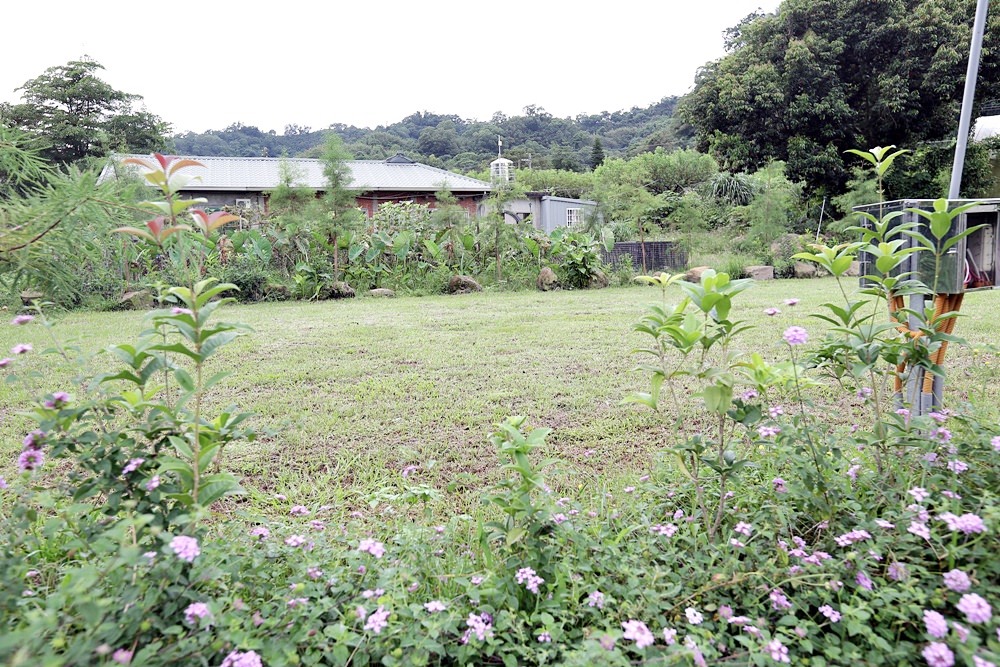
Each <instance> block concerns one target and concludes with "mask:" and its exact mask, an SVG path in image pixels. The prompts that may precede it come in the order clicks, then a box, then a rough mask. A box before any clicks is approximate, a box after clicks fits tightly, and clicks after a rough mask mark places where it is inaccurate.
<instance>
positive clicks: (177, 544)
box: [170, 535, 201, 563]
mask: <svg viewBox="0 0 1000 667" xmlns="http://www.w3.org/2000/svg"><path fill="white" fill-rule="evenodd" d="M170 548H171V549H173V550H174V553H175V554H177V557H178V558H180V559H181V560H186V561H187V562H189V563H193V562H194V559H195V558H197V557H198V555H199V554H200V553H201V549H200V548H199V547H198V540H197V539H195V538H193V537H187V536H186V535H178V536H177V537H175V538H174V539H172V540H170Z"/></svg>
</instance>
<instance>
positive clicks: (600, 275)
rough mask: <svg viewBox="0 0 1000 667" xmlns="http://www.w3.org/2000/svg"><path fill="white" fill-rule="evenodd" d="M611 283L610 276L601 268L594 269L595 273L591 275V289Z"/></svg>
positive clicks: (600, 287)
mask: <svg viewBox="0 0 1000 667" xmlns="http://www.w3.org/2000/svg"><path fill="white" fill-rule="evenodd" d="M609 284H610V283H609V281H608V277H607V276H606V275H604V271H601V270H600V269H597V270H596V271H594V273H593V275H591V276H590V289H602V288H604V287H607V286H608V285H609Z"/></svg>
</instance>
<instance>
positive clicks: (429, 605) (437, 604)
mask: <svg viewBox="0 0 1000 667" xmlns="http://www.w3.org/2000/svg"><path fill="white" fill-rule="evenodd" d="M424 609H426V610H427V611H429V612H430V613H432V614H433V613H436V612H439V611H444V610H445V609H447V607H445V606H444V603H443V602H441V601H440V600H431V601H430V602H425V603H424Z"/></svg>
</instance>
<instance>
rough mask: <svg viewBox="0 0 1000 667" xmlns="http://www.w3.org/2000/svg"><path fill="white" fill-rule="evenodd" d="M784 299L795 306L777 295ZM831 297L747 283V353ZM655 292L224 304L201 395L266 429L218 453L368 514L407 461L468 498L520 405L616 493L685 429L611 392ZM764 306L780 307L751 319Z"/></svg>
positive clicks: (826, 398)
mask: <svg viewBox="0 0 1000 667" xmlns="http://www.w3.org/2000/svg"><path fill="white" fill-rule="evenodd" d="M678 294H679V292H678V291H676V290H673V291H672V292H671V293H669V294H668V300H670V301H677V300H678V299H679V296H678ZM790 297H797V298H799V299H801V303H800V304H799V305H797V306H795V307H794V308H789V307H785V306H784V304H783V303H782V302H783V300H784V299H786V298H790ZM837 298H839V292H838V291H837V287H836V283H835V282H834V281H833V280H832V279H820V280H814V281H774V282H769V283H759V284H757V285H755V286H754V287H753V289H751V290H749V291H748V292H746V293H744V294H743V295H741V296H740V297H739V298H738V300H737V308H736V310H735V313H734V315H735V316H736V317H739V318H741V319H745V320H747V321H749V322H751V323H753V324H756V325H759V326H758V327H757V328H755V329H754V330H752V331H751V332H749V333H748V334H747V335H746V336H745V338H744V341H745V346H746V351H758V352H760V353H762V354H763V355H764V356H765V357H768V358H771V359H778V358H781V357H782V356H783V355H784V354H785V352H786V351H787V348H786V347H785V346H783V345H782V344H781V343H780V334H781V332H782V331H783V330H784V329H785V328H786V327H788V326H790V325H792V324H798V325H801V326H804V327H806V328H807V329H808V330H809V332H810V335H811V336H812V338H813V340H815V339H816V338H817V337H819V336H820V335H821V332H822V328H821V326H820V322H819V321H817V320H814V319H812V318H809V317H807V315H808V313H809V312H813V311H815V310H816V309H817V307H818V306H819V304H821V303H823V302H824V301H827V300H833V299H837ZM659 299H660V293H659V291H658V290H654V289H651V288H629V289H607V290H599V291H579V292H556V293H538V292H521V293H482V294H476V295H467V296H439V297H423V298H400V299H395V300H382V299H372V298H364V299H356V300H351V301H340V302H321V303H301V302H288V303H271V304H259V305H252V306H231V307H229V308H228V309H227V310H226V311H225V314H224V317H225V319H228V320H231V321H241V322H245V323H247V324H248V325H250V326H251V327H252V328H253V332H252V333H251V334H249V335H247V336H246V337H244V338H242V339H241V340H239V341H238V342H237V343H235V344H233V345H231V346H229V347H228V348H226V350H225V351H224V352H223V353H222V354H221V355H220V356H219V357H218V358H217V359H216V362H215V363H216V365H217V366H218V368H219V369H226V370H229V371H231V372H232V374H231V375H230V376H229V377H228V378H227V379H226V380H224V381H223V382H222V383H221V384H220V385H219V387H218V389H217V391H216V393H215V394H214V397H213V401H214V402H215V404H216V405H217V406H226V405H229V404H237V405H238V406H240V408H242V409H244V410H247V411H251V412H254V413H256V415H257V417H255V419H254V422H255V424H256V425H257V426H258V428H260V429H266V430H268V434H267V435H265V436H264V437H262V438H261V439H260V440H259V441H258V442H256V443H252V444H250V445H245V446H241V447H239V448H234V449H233V450H232V451H231V452H230V463H229V465H230V466H231V467H232V468H234V469H235V470H237V471H238V472H239V473H240V474H242V475H243V476H244V478H245V479H244V484H245V486H246V487H247V488H248V490H249V491H250V496H249V497H250V499H251V500H255V501H256V503H257V505H258V506H259V507H260V508H264V509H266V507H267V504H268V502H269V501H268V499H269V498H270V497H271V496H272V495H273V494H275V493H284V494H287V495H289V497H291V496H293V495H294V497H296V498H298V499H300V500H301V501H302V502H303V503H305V504H310V503H313V504H321V503H325V504H331V505H335V506H336V507H338V508H341V509H342V510H343V511H345V512H346V511H351V510H365V511H368V510H369V508H370V507H371V504H370V502H371V500H372V498H373V496H374V495H375V494H377V493H380V492H384V491H385V490H389V491H392V490H398V489H401V488H402V484H403V482H404V479H403V477H402V474H401V473H402V471H403V470H404V468H406V467H407V466H418V470H417V471H416V472H414V473H413V474H412V475H411V476H410V477H409V478H408V480H406V481H407V483H427V484H430V485H432V486H434V487H435V488H437V489H438V491H439V492H440V493H441V499H440V500H439V501H438V502H439V503H441V504H442V505H443V506H447V507H449V508H451V509H453V510H455V509H458V510H471V509H472V505H473V501H474V500H475V499H476V497H477V496H476V492H478V490H479V489H481V488H482V487H483V485H484V484H486V483H489V482H491V481H493V480H495V479H497V477H498V474H499V469H498V468H499V466H498V458H497V456H496V454H495V452H494V451H493V447H492V445H490V444H489V442H488V441H487V437H488V435H489V433H490V432H491V430H492V427H493V425H494V424H495V423H496V422H498V421H500V420H501V419H502V418H504V417H506V416H508V415H511V414H524V415H527V416H528V417H529V420H530V423H532V424H533V425H536V426H546V427H550V428H552V429H554V433H553V435H552V436H551V437H550V439H549V442H550V444H551V450H550V451H549V452H548V454H549V455H551V456H553V457H555V458H557V459H559V460H560V461H561V463H560V465H558V466H557V469H556V470H555V471H554V473H553V474H552V476H551V483H552V484H553V486H554V487H555V488H557V489H558V490H560V491H562V492H566V493H574V492H576V494H581V495H584V496H587V495H590V496H591V497H593V495H594V494H597V493H600V492H603V490H604V489H606V488H607V489H611V490H614V489H616V488H619V487H620V486H623V485H625V484H626V483H628V481H629V480H634V478H635V477H636V476H637V475H639V474H642V471H644V470H647V469H649V468H650V467H651V465H652V464H653V463H654V461H655V458H656V457H657V455H658V453H659V452H661V451H662V450H663V448H664V447H666V446H668V445H670V444H673V443H675V442H677V441H678V440H679V439H680V438H681V433H680V432H687V433H693V432H696V431H697V430H698V429H699V422H698V409H697V408H698V406H699V400H698V399H691V400H683V399H682V401H683V403H684V405H682V406H680V408H671V409H670V410H671V412H673V411H674V410H676V409H679V410H680V412H679V413H678V414H668V415H667V416H658V415H656V414H654V413H652V412H651V411H649V410H648V409H645V408H641V407H638V406H636V405H634V404H623V402H622V399H623V398H624V397H625V396H626V395H627V394H629V393H630V392H633V391H637V390H644V389H645V388H646V379H645V378H644V377H643V376H642V375H640V374H638V373H634V372H631V369H632V368H633V367H634V366H635V364H636V363H637V361H638V357H637V356H636V355H634V354H633V353H632V350H633V348H635V347H638V346H639V345H641V344H643V343H644V341H643V340H642V338H641V337H640V336H639V335H638V334H635V333H633V332H632V325H633V323H634V322H635V321H636V320H637V319H638V318H639V317H640V316H641V315H642V313H643V309H644V307H645V306H646V305H647V304H650V303H654V302H657V301H659ZM998 299H1000V294H998V293H995V292H979V293H973V294H970V295H968V296H967V297H966V302H965V306H964V308H963V313H965V314H966V315H968V317H966V318H964V319H962V320H961V322H960V324H959V326H958V327H957V330H956V333H958V334H959V335H962V336H964V337H966V338H967V339H968V340H969V342H970V343H971V344H973V345H982V344H986V343H993V342H996V339H997V333H998V331H1000V328H998V327H997V325H996V323H995V322H994V321H993V320H992V318H991V316H990V315H989V313H991V312H995V311H996V309H997V304H998ZM769 306H777V307H779V308H781V309H782V313H781V314H780V315H778V316H776V317H773V318H769V317H766V316H764V314H763V309H764V308H766V307H769ZM8 319H9V318H8ZM141 320H142V317H141V315H140V314H137V313H70V314H67V315H66V316H65V317H63V318H61V321H60V322H59V323H58V326H57V328H56V331H57V332H58V335H59V336H60V337H62V338H63V339H70V340H72V342H73V343H74V344H76V345H78V346H80V347H81V348H83V349H85V350H89V351H94V350H99V349H102V348H104V347H106V346H107V345H110V344H112V343H116V342H127V341H130V340H132V339H133V338H134V337H135V336H136V335H137V334H138V333H139V331H140V330H141V327H142V321H141ZM18 342H31V343H33V345H34V347H35V350H36V351H40V350H42V349H43V348H45V347H47V346H48V345H47V342H46V337H45V331H44V329H43V328H42V327H40V326H37V325H35V324H32V325H30V326H28V327H25V328H20V329H18V328H14V327H10V326H2V327H0V348H2V349H3V350H4V351H6V350H8V349H9V348H10V347H11V346H12V345H14V344H15V343H18ZM22 359H23V360H24V361H25V362H26V364H27V366H28V367H30V368H32V369H34V370H37V371H39V373H38V377H37V378H35V379H33V380H31V383H32V384H33V386H34V388H35V390H38V391H54V390H57V389H63V388H66V387H68V386H70V378H71V377H72V375H73V370H72V369H71V368H69V367H67V366H66V365H64V364H55V365H54V366H53V367H51V368H49V367H46V366H44V365H43V363H42V362H43V360H45V361H49V362H51V361H52V360H53V359H55V357H42V356H41V355H39V354H32V355H28V356H26V357H24V358H22ZM94 364H95V368H100V369H108V368H110V367H111V364H112V360H111V359H110V358H109V357H108V356H106V355H104V356H101V357H98V358H97V359H96V360H95V361H94ZM947 366H948V368H949V369H950V371H951V373H952V376H951V378H950V379H949V386H948V401H949V403H951V404H957V403H959V402H962V401H964V400H966V399H968V398H969V397H970V395H971V397H972V398H976V399H978V398H979V397H980V396H982V394H983V392H984V387H985V394H986V400H985V402H984V404H986V405H992V404H996V402H997V398H998V393H1000V392H998V389H997V387H996V381H995V380H996V377H997V375H998V374H997V370H998V367H997V358H996V357H995V356H991V355H982V354H974V353H973V352H972V351H971V350H969V349H957V348H954V347H953V348H952V349H951V350H950V351H949V358H948V360H947ZM0 386H2V390H0V391H2V393H0V455H2V457H3V460H4V462H3V464H0V473H2V474H5V475H12V474H15V470H14V466H13V461H14V459H15V457H16V453H17V452H18V451H19V450H20V440H21V438H22V437H23V435H24V433H25V432H26V430H27V429H28V428H29V424H30V422H29V420H27V419H26V418H24V417H23V416H21V415H19V414H18V413H19V410H21V409H23V407H24V406H25V402H26V400H27V397H28V392H27V391H26V390H25V388H24V387H22V386H21V385H9V384H7V385H0ZM843 394H844V392H833V391H824V390H820V391H818V392H816V395H815V399H816V402H817V409H818V410H821V411H824V412H825V413H827V414H832V415H835V420H836V422H837V424H838V425H840V426H842V427H844V428H847V427H849V426H850V425H851V424H852V423H862V424H863V423H864V413H863V411H862V406H861V404H860V401H857V400H853V401H852V400H851V398H850V394H848V396H847V398H844V397H843ZM675 416H679V417H681V420H680V426H679V427H675V423H674V417H675Z"/></svg>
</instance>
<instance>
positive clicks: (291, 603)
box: [288, 598, 309, 609]
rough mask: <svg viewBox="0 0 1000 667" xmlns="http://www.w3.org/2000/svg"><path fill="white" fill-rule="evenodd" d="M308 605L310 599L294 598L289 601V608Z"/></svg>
mask: <svg viewBox="0 0 1000 667" xmlns="http://www.w3.org/2000/svg"><path fill="white" fill-rule="evenodd" d="M307 604H309V598H292V599H291V600H289V601H288V608H289V609H294V608H295V607H304V606H305V605H307Z"/></svg>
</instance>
